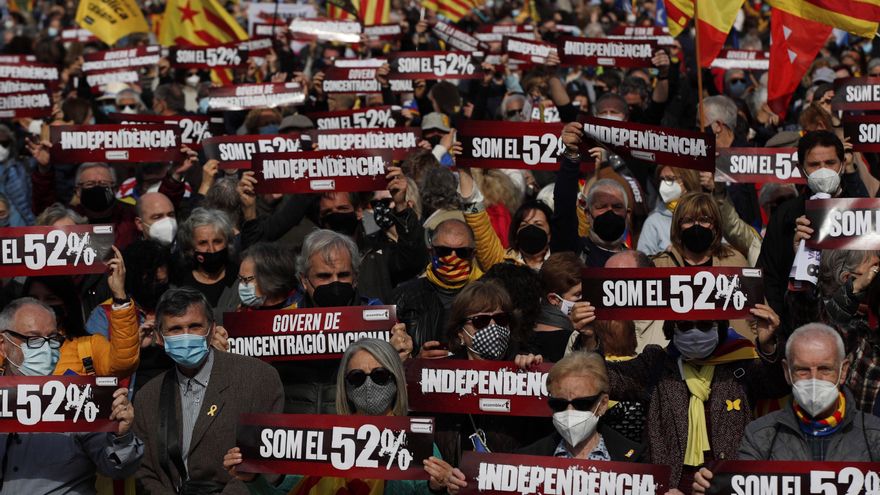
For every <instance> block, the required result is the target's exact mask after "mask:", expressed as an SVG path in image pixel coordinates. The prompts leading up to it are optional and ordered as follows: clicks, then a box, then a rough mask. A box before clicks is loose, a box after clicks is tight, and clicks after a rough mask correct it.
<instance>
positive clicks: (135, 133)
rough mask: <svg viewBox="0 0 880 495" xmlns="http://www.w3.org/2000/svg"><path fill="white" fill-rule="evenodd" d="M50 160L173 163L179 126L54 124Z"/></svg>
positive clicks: (181, 156) (178, 152) (178, 151)
mask: <svg viewBox="0 0 880 495" xmlns="http://www.w3.org/2000/svg"><path fill="white" fill-rule="evenodd" d="M49 136H50V140H51V141H52V154H51V157H52V162H53V163H82V162H126V163H131V162H173V161H178V160H181V159H182V158H183V155H182V154H181V153H180V129H178V128H177V126H173V125H167V124H129V125H116V124H99V125H53V126H50V127H49Z"/></svg>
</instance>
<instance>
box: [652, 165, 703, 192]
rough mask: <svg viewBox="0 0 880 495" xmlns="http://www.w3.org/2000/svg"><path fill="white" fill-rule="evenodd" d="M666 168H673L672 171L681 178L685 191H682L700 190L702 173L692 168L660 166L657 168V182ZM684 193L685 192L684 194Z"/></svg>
mask: <svg viewBox="0 0 880 495" xmlns="http://www.w3.org/2000/svg"><path fill="white" fill-rule="evenodd" d="M664 168H668V169H669V170H672V173H673V174H675V176H676V177H678V178H679V179H681V183H682V184H684V191H682V193H688V192H694V191H699V190H700V189H701V188H700V173H699V172H697V171H696V170H693V169H690V168H678V167H670V166H659V167H657V170H656V174H655V175H656V177H657V183H658V184H659V183H660V174H661V172H662V170H663V169H664ZM682 195H684V194H682Z"/></svg>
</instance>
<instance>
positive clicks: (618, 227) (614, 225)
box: [593, 210, 626, 242]
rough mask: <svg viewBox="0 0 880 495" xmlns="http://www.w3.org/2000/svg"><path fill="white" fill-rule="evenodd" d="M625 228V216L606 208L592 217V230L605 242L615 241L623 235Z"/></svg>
mask: <svg viewBox="0 0 880 495" xmlns="http://www.w3.org/2000/svg"><path fill="white" fill-rule="evenodd" d="M625 230H626V218H624V217H622V216H620V215H618V214H617V213H614V210H608V211H606V212H605V213H603V214H601V215H599V216H598V217H596V218H594V219H593V231H594V232H596V235H597V236H599V239H602V240H603V241H605V242H615V241H618V240H620V238H621V237H623V232H624V231H625Z"/></svg>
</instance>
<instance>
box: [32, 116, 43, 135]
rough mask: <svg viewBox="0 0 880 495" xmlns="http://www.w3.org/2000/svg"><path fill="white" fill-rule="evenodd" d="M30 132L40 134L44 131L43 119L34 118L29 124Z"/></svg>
mask: <svg viewBox="0 0 880 495" xmlns="http://www.w3.org/2000/svg"><path fill="white" fill-rule="evenodd" d="M28 132H29V133H30V134H31V135H33V136H39V135H41V134H42V133H43V121H42V120H40V119H34V120H32V121H31V123H30V124H28Z"/></svg>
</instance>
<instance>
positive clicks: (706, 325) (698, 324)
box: [673, 320, 717, 332]
mask: <svg viewBox="0 0 880 495" xmlns="http://www.w3.org/2000/svg"><path fill="white" fill-rule="evenodd" d="M716 324H717V322H715V321H714V320H705V321H677V322H675V323H674V324H673V328H675V329H676V330H679V331H686V330H690V329H691V328H696V329H697V330H699V331H701V332H708V331H709V330H712V329H713V328H714V327H715V325H716Z"/></svg>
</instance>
